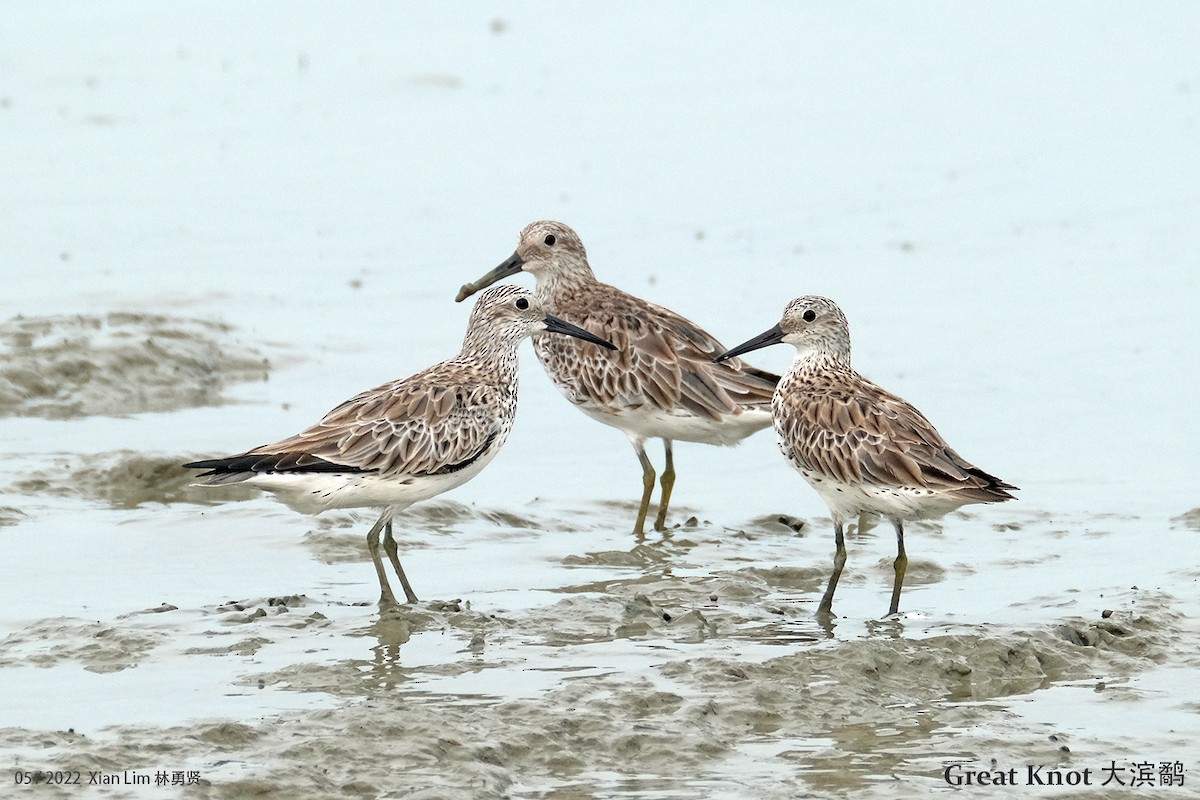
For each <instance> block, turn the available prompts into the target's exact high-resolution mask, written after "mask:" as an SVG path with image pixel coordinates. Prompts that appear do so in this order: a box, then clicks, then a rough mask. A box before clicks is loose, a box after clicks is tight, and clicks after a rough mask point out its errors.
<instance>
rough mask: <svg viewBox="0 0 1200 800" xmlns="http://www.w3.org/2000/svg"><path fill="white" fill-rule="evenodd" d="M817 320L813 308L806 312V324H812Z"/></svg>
mask: <svg viewBox="0 0 1200 800" xmlns="http://www.w3.org/2000/svg"><path fill="white" fill-rule="evenodd" d="M816 318H817V312H815V311H813V310H812V309H811V308H810V309H809V310H808V311H805V312H804V321H805V322H812V321H813V320H814V319H816Z"/></svg>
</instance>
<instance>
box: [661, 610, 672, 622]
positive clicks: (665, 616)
mask: <svg viewBox="0 0 1200 800" xmlns="http://www.w3.org/2000/svg"><path fill="white" fill-rule="evenodd" d="M670 621H671V615H670V614H668V613H667V612H665V611H664V612H663V622H670Z"/></svg>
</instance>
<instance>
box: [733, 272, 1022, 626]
mask: <svg viewBox="0 0 1200 800" xmlns="http://www.w3.org/2000/svg"><path fill="white" fill-rule="evenodd" d="M780 342H787V343H788V344H791V345H793V346H795V348H796V358H795V360H794V361H793V362H792V367H791V369H790V370H789V371H788V373H787V375H785V376H784V377H783V379H782V380H781V381H780V382H779V386H778V388H776V390H775V396H774V399H773V400H772V402H771V411H772V414H773V416H774V420H775V433H776V434H777V436H778V438H779V448H780V450H782V451H783V455H784V457H785V458H787V460H788V463H790V464H791V465H792V467H793V468H795V469H796V470H797V471H798V472H799V473H800V474H801V475H803V476H804V479H805V480H806V481H808V483H809V484H810V485H811V486H812V487H813V489H815V490H816V492H817V494H818V495H820V496H821V499H822V500H824V501H825V504H826V505H827V506H829V513H830V514H831V515H832V517H833V526H834V536H835V539H836V544H837V551H836V553H835V555H834V561H833V575H832V576H830V578H829V585H828V586H827V587H826V589H825V595H824V596H823V597H822V598H821V604H820V605H819V606H818V608H817V613H818V614H819V615H824V616H828V615H830V614H831V613H832V605H833V593H834V590H835V589H836V588H837V583H838V578H840V577H841V574H842V568H843V567H844V566H845V565H846V543H845V539H844V536H843V530H842V528H843V526H844V525H845V523H846V521H847V520H850V519H854V518H856V517H857V516H858V515H859V514H863V513H870V514H878V515H880V516H884V517H887V518H888V519H889V520H891V522H892V525H893V526H894V527H895V529H896V548H897V555H896V560H895V562H894V568H895V580H894V583H893V584H892V602H891V606H890V607H889V609H888V614H889V615H891V614H896V613H897V612H898V611H899V606H900V589H901V587H902V586H903V584H904V572H905V570H906V568H907V567H908V556H907V554H906V553H905V550H904V523H905V522H906V521H908V520H916V519H926V518H929V517H939V516H941V515H943V514H945V513H947V512H949V511H953V510H954V509H956V508H958V507H960V506H963V505H966V504H968V503H998V502H1001V501H1003V500H1012V499H1013V496H1012V495H1011V494H1009V492H1008V490H1010V489H1016V488H1017V487H1015V486H1013V485H1011V484H1008V483H1005V482H1004V481H1002V480H1000V479H999V478H997V477H996V476H994V475H989V474H988V473H986V472H984V471H983V470H981V469H979V468H978V467H975V466H973V465H972V464H970V463H969V462H968V461H966V459H964V458H963V457H962V456H960V455H959V454H958V453H956V452H954V450H952V449H951V448H950V445H948V444H947V443H946V440H945V439H943V438H942V437H941V434H939V433H938V432H937V430H936V429H935V428H934V427H933V424H932V423H930V422H929V420H927V419H926V418H925V416H924V415H923V414H921V412H920V411H918V410H917V409H916V408H914V407H913V406H912V405H911V404H909V403H908V402H906V401H905V400H903V399H901V398H899V397H897V396H896V395H894V394H891V393H890V392H888V391H885V390H884V389H882V388H881V387H879V386H877V385H875V384H874V383H872V382H871V381H869V380H867V379H866V378H864V377H863V376H861V375H859V374H858V373H857V372H855V371H854V370H853V369H851V367H850V328H849V326H848V324H847V322H846V317H845V316H844V315H843V314H842V311H841V309H840V308H838V307H837V305H836V304H835V303H834V302H833V301H832V300H827V299H826V298H824V297H813V296H809V297H801V298H798V299H796V300H793V301H792V302H791V303H789V304H788V307H787V309H786V310H785V311H784V313H783V319H782V320H781V321H780V322H779V324H778V325H776V326H775V327H773V328H771V329H770V330H768V331H766V332H764V333H762V334H760V335H758V336H756V337H754V338H753V339H750V340H749V341H747V342H744V343H743V344H740V345H738V346H737V347H734V348H733V349H731V350H728V351H726V352H724V353H722V354H721V355H719V356H717V360H718V361H724V360H725V359H729V358H734V357H736V356H739V355H741V354H742V353H748V352H750V351H751V350H757V349H759V348H761V347H766V346H768V345H772V344H778V343H780Z"/></svg>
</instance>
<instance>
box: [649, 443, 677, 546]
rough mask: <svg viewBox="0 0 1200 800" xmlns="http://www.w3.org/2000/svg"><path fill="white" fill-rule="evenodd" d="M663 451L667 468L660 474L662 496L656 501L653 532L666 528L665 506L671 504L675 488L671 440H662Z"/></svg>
mask: <svg viewBox="0 0 1200 800" xmlns="http://www.w3.org/2000/svg"><path fill="white" fill-rule="evenodd" d="M663 450H664V451H665V452H666V454H667V466H666V468H665V469H663V474H662V478H661V481H662V495H661V496H660V497H659V500H658V516H657V517H656V518H655V520H654V530H656V531H661V530H665V529H666V527H667V506H668V505H670V504H671V490H672V489H674V488H675V458H674V456H673V454H672V452H671V440H670V439H663Z"/></svg>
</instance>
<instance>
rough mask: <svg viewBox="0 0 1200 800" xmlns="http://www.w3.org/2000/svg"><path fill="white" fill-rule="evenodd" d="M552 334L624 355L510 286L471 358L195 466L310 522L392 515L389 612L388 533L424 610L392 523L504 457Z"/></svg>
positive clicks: (488, 307) (476, 325)
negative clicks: (530, 372)
mask: <svg viewBox="0 0 1200 800" xmlns="http://www.w3.org/2000/svg"><path fill="white" fill-rule="evenodd" d="M547 333H551V334H565V335H567V336H574V337H578V338H580V339H582V340H584V341H586V342H589V343H590V344H589V346H595V345H600V346H601V347H607V348H610V349H611V348H612V345H611V344H610V343H608V342H606V341H604V340H603V339H601V338H599V337H598V336H595V335H593V334H591V333H588V332H587V331H585V330H581V329H580V328H578V327H576V326H574V325H571V324H569V323H566V322H563V321H562V320H560V319H558V318H556V317H553V316H550V315H548V314H547V313H546V312H545V311H544V310H543V309H542V307H541V305H540V304H539V303H538V302H537V300H536V299H535V298H534V297H533V295H532V293H530V292H528V291H526V290H524V289H520V288H518V287H516V286H498V287H496V288H495V289H491V290H489V291H487V292H485V293H484V294H482V295H480V297H479V300H478V301H477V302H476V303H475V307H474V308H473V309H472V310H471V318H470V322H469V323H468V326H467V335H466V338H465V339H464V340H463V346H462V350H461V351H459V353H458V355H457V356H455V357H454V358H452V359H450V360H449V361H443V362H441V363H440V364H436V365H434V366H432V367H430V368H429V369H426V370H424V371H422V372H418V373H417V374H416V375H413V376H411V377H408V378H403V379H401V380H398V381H393V382H391V383H386V384H384V385H383V386H379V387H377V388H375V389H371V390H369V391H366V392H363V393H362V394H360V395H358V396H356V397H353V398H351V399H350V400H347V401H346V402H344V403H342V404H341V405H339V406H338V407H337V408H335V409H333V410H332V411H330V412H329V413H328V414H326V415H325V417H324V418H323V419H322V420H321V421H320V422H318V423H317V424H316V425H313V426H312V427H311V428H308V429H307V430H305V431H302V432H300V433H298V434H296V435H295V436H292V437H289V438H287V439H284V440H282V441H279V442H276V443H274V444H265V445H262V446H261V447H256V448H254V449H253V450H248V451H246V452H245V453H242V454H240V455H236V456H229V457H228V458H213V459H207V460H204V461H193V462H192V463H190V464H184V466H185V467H189V468H192V469H205V470H208V471H207V472H205V473H202V474H201V475H200V477H201V478H203V479H204V480H203V484H205V485H220V484H226V483H247V484H249V485H251V486H258V487H260V488H262V489H267V490H269V491H271V492H274V493H275V494H276V495H277V496H278V498H279V499H280V500H282V501H283V502H285V503H287V504H288V505H289V506H291V507H292V508H294V509H296V510H297V511H303V512H305V513H310V514H315V513H319V512H321V511H325V510H327V509H331V508H360V507H371V506H374V507H382V508H383V513H382V514H381V515H380V517H379V521H378V522H376V523H375V525H374V526H372V528H371V530H370V532H369V533H368V534H367V548H368V549H369V550H370V552H371V560H372V561H373V562H374V564H375V572H376V574H377V575H378V576H379V588H380V597H379V603H380V605H382V606H388V605H394V604H395V603H396V597H395V595H394V594H393V593H392V588H391V586H390V585H389V583H388V579H387V575H386V574H385V572H384V568H383V561H382V559H381V558H380V555H379V545H380V541H379V534H380V532H382V533H383V549H384V551H385V552H386V553H387V556H388V559H389V560H390V561H391V563H392V567H393V568H394V569H395V571H396V575H397V577H398V578H399V579H400V585H401V587H402V588H403V589H404V596H405V598H406V599H407V601H408V602H410V603H415V602H417V596H416V594H414V593H413V590H412V586H411V585H410V584H409V582H408V577H407V576H405V574H404V568H403V567H401V566H400V558H399V555H398V554H397V548H396V541H395V539H394V538H393V537H392V517H394V516H395V515H396V513H397V512H398V511H401V510H403V509H405V508H407V507H408V506H410V505H412V504H413V503H416V502H418V501H420V500H428V499H429V498H431V497H434V496H435V495H439V494H441V493H442V492H446V491H449V490H450V489H453V488H455V487H456V486H461V485H462V484H464V483H466V482H467V481H469V480H471V478H473V477H475V476H476V475H478V474H479V472H480V471H481V470H482V469H483V468H484V467H485V466H487V464H488V462H490V461H491V460H492V459H493V458H495V456H496V454H497V453H498V452H500V448H501V446H503V445H504V441H505V439H507V438H508V433H509V431H510V430H511V429H512V423H513V418H514V416H515V415H516V411H517V345H519V344H520V343H521V340H523V339H525V338H526V337H528V336H537V335H545V334H547Z"/></svg>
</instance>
